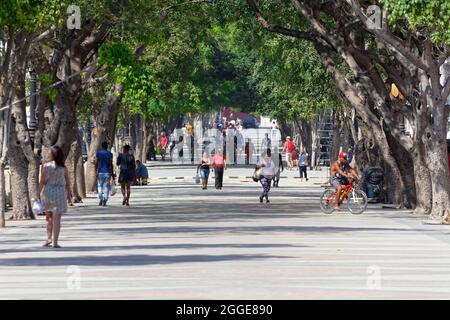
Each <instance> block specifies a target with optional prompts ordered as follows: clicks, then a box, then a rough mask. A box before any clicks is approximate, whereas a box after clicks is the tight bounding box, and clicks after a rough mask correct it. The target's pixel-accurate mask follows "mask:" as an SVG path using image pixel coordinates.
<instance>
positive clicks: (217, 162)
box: [213, 148, 227, 190]
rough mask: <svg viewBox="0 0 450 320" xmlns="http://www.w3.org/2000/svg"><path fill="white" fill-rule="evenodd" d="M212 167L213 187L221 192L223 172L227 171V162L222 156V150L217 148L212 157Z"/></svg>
mask: <svg viewBox="0 0 450 320" xmlns="http://www.w3.org/2000/svg"><path fill="white" fill-rule="evenodd" d="M213 166H214V170H215V177H216V178H215V187H216V189H218V190H222V187H223V172H224V170H227V160H226V159H225V157H224V156H223V150H222V149H220V148H217V149H216V151H215V154H214V157H213Z"/></svg>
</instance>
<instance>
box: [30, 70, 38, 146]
mask: <svg viewBox="0 0 450 320" xmlns="http://www.w3.org/2000/svg"><path fill="white" fill-rule="evenodd" d="M36 105H37V98H36V71H34V69H31V70H30V122H29V126H28V127H29V131H30V138H31V140H32V141H34V133H35V131H36V125H37V121H36Z"/></svg>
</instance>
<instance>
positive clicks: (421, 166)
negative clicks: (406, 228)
mask: <svg viewBox="0 0 450 320" xmlns="http://www.w3.org/2000/svg"><path fill="white" fill-rule="evenodd" d="M415 149H416V150H414V151H413V152H412V153H411V157H412V160H413V165H414V183H415V186H416V188H415V189H416V190H415V191H416V208H415V210H414V212H415V213H417V214H430V213H431V208H432V195H433V192H432V184H431V178H430V171H429V169H428V166H427V163H426V161H425V150H424V146H423V145H418V144H417V145H416V147H415Z"/></svg>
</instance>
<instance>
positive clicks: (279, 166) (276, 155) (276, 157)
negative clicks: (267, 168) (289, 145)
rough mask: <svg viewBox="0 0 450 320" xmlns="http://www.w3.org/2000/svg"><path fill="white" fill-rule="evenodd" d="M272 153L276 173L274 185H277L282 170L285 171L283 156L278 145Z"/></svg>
mask: <svg viewBox="0 0 450 320" xmlns="http://www.w3.org/2000/svg"><path fill="white" fill-rule="evenodd" d="M273 151H274V152H273V153H272V161H273V162H274V163H275V175H274V177H273V186H274V187H277V188H278V186H279V183H280V178H281V172H282V171H284V166H283V157H282V155H281V152H279V151H278V147H275V148H274V150H273Z"/></svg>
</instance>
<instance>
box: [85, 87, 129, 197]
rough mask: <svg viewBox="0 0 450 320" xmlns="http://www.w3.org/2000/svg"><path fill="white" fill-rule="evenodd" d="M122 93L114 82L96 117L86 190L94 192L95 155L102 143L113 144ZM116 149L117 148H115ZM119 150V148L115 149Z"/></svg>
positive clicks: (88, 162) (109, 146) (95, 176)
mask: <svg viewBox="0 0 450 320" xmlns="http://www.w3.org/2000/svg"><path fill="white" fill-rule="evenodd" d="M122 93H123V86H122V85H120V84H116V85H115V86H114V87H113V88H112V89H111V91H109V92H108V95H107V97H106V101H105V104H104V105H103V108H102V110H101V112H100V114H99V115H98V117H97V119H96V123H97V127H96V128H97V130H96V134H95V135H92V138H91V145H90V147H89V153H88V159H87V163H86V190H87V192H94V191H95V190H96V188H97V174H96V172H95V157H96V154H97V152H98V151H100V149H101V146H102V143H103V142H104V141H106V142H108V148H111V147H112V146H113V145H114V140H115V139H114V137H115V134H116V125H117V114H118V104H119V101H120V98H121V96H122ZM116 149H117V148H116ZM116 151H117V152H119V151H120V150H116Z"/></svg>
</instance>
